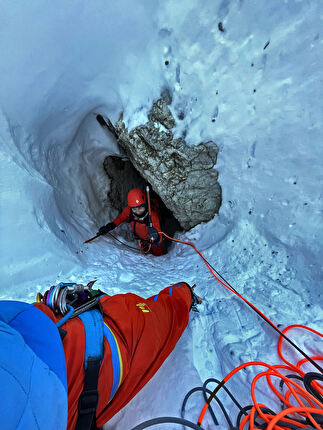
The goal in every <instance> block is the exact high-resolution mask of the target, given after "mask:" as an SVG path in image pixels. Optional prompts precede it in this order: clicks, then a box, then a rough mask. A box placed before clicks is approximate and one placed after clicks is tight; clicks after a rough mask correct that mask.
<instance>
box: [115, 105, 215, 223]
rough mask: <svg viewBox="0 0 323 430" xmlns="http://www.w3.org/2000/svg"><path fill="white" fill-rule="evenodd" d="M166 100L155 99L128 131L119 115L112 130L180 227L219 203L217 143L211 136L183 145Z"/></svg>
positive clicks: (207, 214)
mask: <svg viewBox="0 0 323 430" xmlns="http://www.w3.org/2000/svg"><path fill="white" fill-rule="evenodd" d="M169 103H170V100H169V98H168V99H167V97H162V98H161V99H159V100H157V101H156V102H155V103H154V104H153V107H152V109H151V111H150V114H149V121H148V122H147V123H146V124H145V125H140V126H138V127H135V128H134V129H133V130H131V131H130V132H129V131H128V130H127V129H126V126H125V124H124V122H123V121H122V117H121V118H120V119H119V120H118V121H117V123H116V125H115V131H116V134H117V136H118V143H119V144H120V145H121V146H122V148H124V150H125V151H126V154H127V156H128V157H129V159H130V161H131V163H132V164H133V165H134V167H135V168H136V169H137V170H138V172H139V173H140V174H141V175H142V177H143V178H145V179H146V181H148V182H149V183H150V184H151V185H152V187H153V189H154V191H155V192H156V193H157V194H158V195H159V196H160V198H161V199H162V201H163V202H164V204H165V205H166V207H167V208H168V209H169V210H170V211H171V212H172V213H173V215H174V216H175V217H176V219H177V220H178V221H179V223H180V225H181V226H182V228H183V229H184V230H189V229H191V228H193V227H194V226H196V225H197V224H200V223H201V222H206V221H209V220H210V219H212V218H213V216H214V215H215V214H216V213H218V211H219V208H220V206H221V200H222V191H221V187H220V184H219V183H218V180H217V179H218V172H217V171H216V170H215V169H214V166H215V164H216V160H217V154H218V147H217V145H216V144H215V143H214V142H212V141H210V142H205V143H200V144H199V145H197V146H188V145H187V144H186V142H185V141H184V140H183V139H174V137H173V134H172V132H171V131H170V130H171V129H172V128H173V127H174V125H175V120H174V118H173V116H172V113H171V111H170V109H169V108H168V106H167V105H168V104H169Z"/></svg>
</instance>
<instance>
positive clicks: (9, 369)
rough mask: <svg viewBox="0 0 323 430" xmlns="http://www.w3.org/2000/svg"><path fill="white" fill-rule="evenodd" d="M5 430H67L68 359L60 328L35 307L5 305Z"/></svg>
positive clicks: (1, 336)
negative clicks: (65, 354) (66, 359)
mask: <svg viewBox="0 0 323 430" xmlns="http://www.w3.org/2000/svg"><path fill="white" fill-rule="evenodd" d="M0 423H1V424H0V425H1V430H34V429H35V430H65V429H66V424H67V382H66V365H65V356H64V350H63V346H62V342H61V339H60V335H59V332H58V329H57V327H56V326H55V324H54V323H53V322H52V321H51V320H50V319H49V318H48V317H47V316H46V315H45V314H44V313H43V312H41V311H40V310H39V309H37V308H36V307H34V306H33V305H30V304H27V303H22V302H15V301H0Z"/></svg>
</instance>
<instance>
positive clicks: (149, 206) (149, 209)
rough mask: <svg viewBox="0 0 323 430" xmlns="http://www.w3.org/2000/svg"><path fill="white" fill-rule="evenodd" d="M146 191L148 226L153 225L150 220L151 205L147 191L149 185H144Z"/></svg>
mask: <svg viewBox="0 0 323 430" xmlns="http://www.w3.org/2000/svg"><path fill="white" fill-rule="evenodd" d="M146 193H147V202H148V217H149V227H152V226H153V223H152V221H151V205H150V193H149V186H148V185H147V186H146Z"/></svg>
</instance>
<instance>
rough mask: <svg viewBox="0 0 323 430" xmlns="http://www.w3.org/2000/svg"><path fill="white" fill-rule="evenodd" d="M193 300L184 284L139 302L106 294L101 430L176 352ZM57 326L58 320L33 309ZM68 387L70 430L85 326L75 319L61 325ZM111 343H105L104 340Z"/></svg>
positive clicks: (99, 411)
mask: <svg viewBox="0 0 323 430" xmlns="http://www.w3.org/2000/svg"><path fill="white" fill-rule="evenodd" d="M191 304H192V296H191V292H190V289H189V287H188V285H187V284H186V283H184V282H182V283H178V284H175V285H172V286H170V287H167V288H165V289H164V290H162V291H161V292H160V293H159V294H157V295H156V296H153V297H150V298H148V299H143V298H141V297H139V296H137V295H135V294H131V293H128V294H117V295H115V296H109V295H105V296H103V297H102V298H101V299H100V305H101V308H102V311H103V320H104V345H103V349H104V356H103V360H102V364H101V368H100V374H99V381H98V392H99V402H98V406H97V411H96V418H97V426H99V427H101V426H103V424H104V423H105V422H107V421H108V420H109V419H110V418H111V417H112V416H113V415H115V414H116V413H117V412H118V411H119V410H120V409H122V408H123V407H124V406H125V405H126V404H127V403H128V402H129V401H130V400H131V399H132V398H133V397H134V396H135V395H136V394H137V393H138V392H139V391H140V390H141V388H142V387H143V386H144V385H145V384H146V383H147V382H148V381H149V380H150V379H151V377H152V376H153V375H154V374H155V373H156V372H157V370H158V369H159V367H160V366H161V365H162V363H163V362H164V361H165V359H166V358H167V357H168V355H169V354H170V353H171V352H172V350H173V349H174V347H175V345H176V343H177V341H178V340H179V338H180V337H181V335H182V333H183V331H184V330H185V328H186V326H187V324H188V320H189V310H190V307H191ZM35 306H37V307H38V308H39V309H40V310H42V311H43V312H44V313H45V314H46V315H48V316H49V317H50V318H51V319H52V320H53V321H54V322H55V323H56V322H57V321H58V320H59V319H60V318H61V316H56V315H55V314H54V313H53V312H52V311H51V309H50V308H49V307H48V306H46V305H44V304H36V305H35ZM62 328H63V329H64V330H66V331H67V335H66V336H65V337H64V340H63V347H64V352H65V360H66V367H67V382H68V426H67V429H68V430H73V429H74V427H75V425H76V422H77V417H78V400H79V397H80V395H81V393H82V390H83V384H84V375H85V373H84V351H85V334H84V327H83V324H82V322H81V321H80V319H79V318H73V319H70V320H68V321H67V322H66V323H65V324H63V325H62ZM108 339H109V340H108Z"/></svg>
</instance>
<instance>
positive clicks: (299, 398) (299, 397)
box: [159, 232, 323, 430]
mask: <svg viewBox="0 0 323 430" xmlns="http://www.w3.org/2000/svg"><path fill="white" fill-rule="evenodd" d="M159 234H162V235H164V236H165V237H167V238H168V239H170V240H172V241H174V242H179V243H184V244H186V245H189V246H191V247H192V248H193V249H194V250H195V251H196V252H197V253H198V254H199V255H200V257H201V258H202V260H203V261H204V263H205V265H206V267H207V268H208V269H209V271H210V272H211V273H212V275H213V276H214V277H215V279H216V280H217V281H218V282H220V283H221V284H222V285H223V286H224V287H226V288H227V289H228V290H230V291H231V292H232V293H234V294H236V295H237V296H238V297H239V298H240V299H242V300H243V301H244V302H245V303H247V304H248V305H249V306H250V307H251V308H252V309H253V310H255V311H256V312H257V313H258V314H259V315H260V316H261V317H262V318H263V319H264V320H265V321H266V322H267V323H268V324H270V325H271V326H272V327H273V328H274V329H275V330H276V331H277V332H278V333H279V334H280V338H279V342H278V354H279V356H280V358H281V359H282V361H283V362H284V363H285V365H274V366H271V365H269V364H267V363H264V362H261V361H252V362H248V363H245V364H241V365H240V366H238V367H237V368H235V369H234V370H232V371H231V372H230V373H229V374H228V375H227V376H226V377H225V378H224V379H223V380H222V381H221V382H220V384H218V386H217V387H216V388H215V390H214V391H213V392H212V394H211V395H210V397H209V398H208V400H207V402H206V403H205V405H204V407H203V409H202V412H201V414H200V416H199V419H198V423H197V424H198V425H199V426H200V425H201V424H202V420H203V418H204V415H205V413H206V411H207V409H208V407H209V404H210V403H211V401H212V399H213V398H214V397H215V395H216V393H217V392H218V391H219V390H220V388H221V387H223V385H224V384H225V383H226V382H227V381H228V380H229V379H230V378H231V377H232V376H233V375H235V374H236V373H237V372H239V371H240V370H241V369H245V368H246V367H249V366H255V365H257V366H264V367H265V368H267V370H266V371H264V372H261V373H260V374H258V375H257V376H256V377H255V378H254V379H253V381H252V384H251V397H252V400H253V407H252V408H251V410H250V413H249V414H248V415H246V417H245V418H244V419H243V420H242V421H241V423H240V427H239V430H243V429H244V427H245V425H246V424H247V423H248V422H249V428H250V430H255V429H256V427H255V415H256V414H257V419H258V420H259V418H261V419H262V420H263V421H264V422H266V423H267V424H268V426H267V430H284V429H286V428H288V425H290V424H292V425H294V426H297V427H298V428H308V426H309V425H310V426H314V427H315V428H317V429H318V430H322V427H321V426H320V424H319V423H318V422H317V419H315V418H314V417H313V415H312V414H318V415H323V403H322V402H321V401H320V400H318V398H319V399H322V398H323V397H322V396H323V386H322V385H321V384H319V383H318V382H316V380H315V379H317V380H321V381H323V378H322V376H321V375H320V374H318V373H313V375H314V376H313V378H312V380H311V381H310V391H312V392H313V390H315V394H316V395H317V397H318V398H317V397H315V395H313V394H311V392H309V391H308V390H307V389H306V388H304V387H303V386H302V385H300V384H299V383H297V382H295V381H293V380H292V379H291V378H288V377H287V376H285V375H284V374H282V373H281V372H280V371H279V370H278V369H284V371H289V372H294V373H296V374H297V375H298V376H299V377H300V378H301V379H302V378H304V377H305V376H306V374H305V373H304V372H303V371H302V370H301V366H302V365H303V364H305V363H311V364H312V365H313V366H315V367H316V368H317V369H318V370H319V371H320V372H321V373H323V371H322V367H321V366H319V365H318V364H317V361H323V355H318V356H314V357H309V356H308V355H307V354H305V353H304V351H302V350H301V349H300V348H299V347H298V346H297V345H295V344H294V342H292V341H291V340H290V339H289V338H288V337H287V336H286V332H287V331H288V330H290V329H292V328H297V327H298V328H302V329H305V330H309V331H311V332H312V333H314V334H316V335H318V336H320V337H323V335H322V334H321V333H319V332H318V331H316V330H313V329H312V328H309V327H306V326H303V325H299V324H294V325H291V326H289V327H286V328H285V329H284V330H283V331H281V330H280V329H279V328H278V327H277V326H276V325H275V324H274V323H273V322H272V321H271V320H270V319H269V318H267V317H266V316H265V315H264V314H263V313H262V312H261V311H260V310H259V309H258V308H256V306H254V305H253V304H252V303H250V302H249V301H248V300H247V299H245V298H244V297H243V296H242V295H241V294H239V293H238V292H237V291H236V290H235V289H234V288H233V287H231V286H229V285H227V283H225V282H223V281H222V280H221V279H220V278H219V277H218V276H217V275H216V274H215V273H214V270H212V267H211V265H210V264H209V263H208V261H207V260H206V258H205V257H204V255H203V254H202V253H201V252H200V251H199V250H198V249H197V248H195V246H194V245H193V244H192V243H190V242H186V241H182V240H178V239H174V238H172V237H170V236H168V235H167V234H165V233H164V232H159ZM283 339H285V340H287V341H288V342H289V343H290V344H291V345H292V346H294V347H295V348H296V349H297V351H298V352H300V353H302V355H303V356H304V357H305V358H303V359H302V360H300V361H298V363H297V364H296V365H294V364H292V363H290V362H289V361H288V360H287V359H286V358H285V357H284V356H283V354H282V341H283ZM308 375H310V374H308ZM264 377H265V378H266V381H267V384H268V386H269V388H270V389H271V390H272V392H273V393H274V394H275V395H276V396H277V398H278V399H279V400H280V401H281V402H282V403H283V404H284V406H285V409H283V410H282V411H281V412H280V413H278V414H277V415H272V414H269V413H266V412H264V411H263V409H268V408H267V407H266V406H265V405H263V404H261V403H258V402H257V400H256V396H255V386H256V383H257V382H258V381H259V380H260V379H262V378H264ZM273 377H275V378H279V379H280V380H281V381H283V383H284V384H285V385H286V387H287V388H288V389H287V391H286V392H285V394H284V395H282V394H281V393H280V392H279V391H278V390H277V389H276V388H275V386H274V384H273V382H272V378H273ZM301 383H302V382H301ZM307 388H309V387H307ZM295 402H296V404H297V405H296V406H295V404H294V403H295ZM287 415H289V416H288V417H286V416H287ZM291 415H293V417H294V418H291ZM297 415H299V416H300V417H301V418H303V419H304V418H306V419H307V421H306V422H305V420H303V422H300V421H299V419H296V418H295V417H296V416H297ZM277 423H279V425H278V424H277ZM284 423H285V424H286V427H285V426H284Z"/></svg>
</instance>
